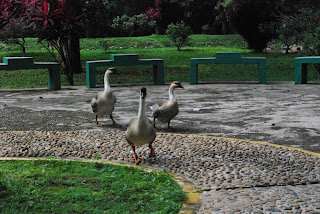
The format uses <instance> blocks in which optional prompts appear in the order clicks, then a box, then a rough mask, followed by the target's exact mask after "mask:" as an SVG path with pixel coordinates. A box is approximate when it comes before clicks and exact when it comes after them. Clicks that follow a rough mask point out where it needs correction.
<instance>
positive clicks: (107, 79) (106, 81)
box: [104, 72, 110, 90]
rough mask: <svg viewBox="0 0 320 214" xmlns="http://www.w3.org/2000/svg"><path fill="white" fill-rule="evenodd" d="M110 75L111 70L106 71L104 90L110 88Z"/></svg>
mask: <svg viewBox="0 0 320 214" xmlns="http://www.w3.org/2000/svg"><path fill="white" fill-rule="evenodd" d="M109 76H110V73H109V72H106V73H105V75H104V90H108V89H109V88H110V84H109Z"/></svg>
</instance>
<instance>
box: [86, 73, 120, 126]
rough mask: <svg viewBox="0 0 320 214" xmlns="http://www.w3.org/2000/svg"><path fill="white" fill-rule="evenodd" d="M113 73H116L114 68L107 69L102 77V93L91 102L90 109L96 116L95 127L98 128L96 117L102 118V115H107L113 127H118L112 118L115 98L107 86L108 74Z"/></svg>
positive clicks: (108, 85)
mask: <svg viewBox="0 0 320 214" xmlns="http://www.w3.org/2000/svg"><path fill="white" fill-rule="evenodd" d="M114 73H116V68H108V69H107V70H106V73H105V75H104V91H100V92H98V93H97V95H96V96H95V97H94V98H92V100H91V107H92V111H93V112H94V113H95V116H96V125H97V126H99V123H98V116H99V117H102V116H104V115H109V116H110V119H111V120H112V123H113V126H118V124H117V123H116V122H115V121H114V119H113V116H112V112H113V109H114V105H115V103H116V97H115V96H114V94H113V93H112V89H111V87H110V84H109V76H110V74H114Z"/></svg>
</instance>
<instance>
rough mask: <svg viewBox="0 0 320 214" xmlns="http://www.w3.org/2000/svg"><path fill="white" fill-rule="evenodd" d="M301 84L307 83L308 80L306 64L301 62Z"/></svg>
mask: <svg viewBox="0 0 320 214" xmlns="http://www.w3.org/2000/svg"><path fill="white" fill-rule="evenodd" d="M301 82H302V84H307V82H308V64H307V63H302V75H301Z"/></svg>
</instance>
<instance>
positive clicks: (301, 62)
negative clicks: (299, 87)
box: [294, 56, 320, 84]
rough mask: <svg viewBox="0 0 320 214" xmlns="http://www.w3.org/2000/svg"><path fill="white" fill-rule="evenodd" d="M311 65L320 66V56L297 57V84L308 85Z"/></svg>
mask: <svg viewBox="0 0 320 214" xmlns="http://www.w3.org/2000/svg"><path fill="white" fill-rule="evenodd" d="M311 63H313V64H315V63H318V64H320V56H307V57H296V58H295V59H294V67H295V75H294V76H295V78H294V79H295V84H306V83H307V77H308V74H307V71H308V64H311Z"/></svg>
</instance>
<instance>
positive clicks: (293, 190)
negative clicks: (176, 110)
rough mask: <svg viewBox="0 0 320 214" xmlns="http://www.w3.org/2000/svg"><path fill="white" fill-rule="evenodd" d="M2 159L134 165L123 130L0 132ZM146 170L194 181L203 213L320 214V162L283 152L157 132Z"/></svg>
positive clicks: (145, 150)
mask: <svg viewBox="0 0 320 214" xmlns="http://www.w3.org/2000/svg"><path fill="white" fill-rule="evenodd" d="M0 147H1V151H0V157H61V158H88V159H94V158H97V157H99V158H101V159H106V160H116V161H122V162H133V155H132V153H131V148H130V146H129V145H128V144H127V142H126V141H125V139H124V132H122V131H111V132H104V131H65V132H60V131H26V132H0ZM154 147H155V150H156V153H157V157H156V158H148V154H149V149H148V147H147V146H142V147H139V148H137V150H136V151H137V153H138V155H139V156H142V157H144V158H145V159H146V162H145V163H144V164H145V165H146V166H153V167H156V168H161V169H165V170H168V171H171V172H173V173H176V174H178V175H182V176H184V177H186V178H188V179H190V180H191V181H192V182H193V183H194V184H195V185H196V186H197V187H198V188H199V190H202V191H203V194H202V197H203V203H202V206H201V207H200V209H199V210H198V213H313V214H315V213H320V158H317V157H315V156H313V155H311V154H308V153H304V152H300V151H297V150H291V149H287V148H282V147H273V146H270V145H264V144H253V143H249V142H245V141H240V140H235V139H225V138H215V137H208V136H195V135H181V134H170V133H169V134H168V133H167V134H165V133H158V134H157V138H156V140H155V142H154Z"/></svg>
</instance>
